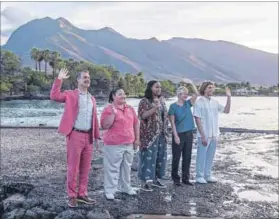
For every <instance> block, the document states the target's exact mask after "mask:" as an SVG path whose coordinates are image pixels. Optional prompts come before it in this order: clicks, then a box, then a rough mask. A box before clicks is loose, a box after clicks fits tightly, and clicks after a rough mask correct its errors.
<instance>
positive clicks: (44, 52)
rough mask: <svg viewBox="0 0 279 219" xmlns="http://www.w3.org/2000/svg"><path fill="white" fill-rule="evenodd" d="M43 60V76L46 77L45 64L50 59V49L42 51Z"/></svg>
mask: <svg viewBox="0 0 279 219" xmlns="http://www.w3.org/2000/svg"><path fill="white" fill-rule="evenodd" d="M43 60H44V62H45V77H47V64H48V63H49V61H50V60H51V56H50V51H49V50H48V49H46V50H44V51H43Z"/></svg>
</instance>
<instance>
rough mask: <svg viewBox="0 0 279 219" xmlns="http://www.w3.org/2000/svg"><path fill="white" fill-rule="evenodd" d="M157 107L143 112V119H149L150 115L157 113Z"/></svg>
mask: <svg viewBox="0 0 279 219" xmlns="http://www.w3.org/2000/svg"><path fill="white" fill-rule="evenodd" d="M156 111H157V108H155V107H153V108H152V109H151V110H148V111H145V112H143V113H142V116H141V117H142V119H147V118H149V117H150V116H152V115H153V114H154V113H156Z"/></svg>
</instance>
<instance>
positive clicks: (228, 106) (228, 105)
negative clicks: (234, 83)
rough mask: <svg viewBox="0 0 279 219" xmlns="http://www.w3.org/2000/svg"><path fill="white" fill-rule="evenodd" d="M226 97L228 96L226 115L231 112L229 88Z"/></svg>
mask: <svg viewBox="0 0 279 219" xmlns="http://www.w3.org/2000/svg"><path fill="white" fill-rule="evenodd" d="M226 95H227V103H226V106H225V109H224V113H226V114H228V113H230V110H231V91H230V89H229V88H226Z"/></svg>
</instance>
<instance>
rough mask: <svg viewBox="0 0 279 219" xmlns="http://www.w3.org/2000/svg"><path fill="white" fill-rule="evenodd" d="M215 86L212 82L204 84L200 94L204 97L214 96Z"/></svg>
mask: <svg viewBox="0 0 279 219" xmlns="http://www.w3.org/2000/svg"><path fill="white" fill-rule="evenodd" d="M214 90H215V86H214V84H213V83H212V82H204V83H203V84H202V85H201V88H200V94H201V95H202V96H206V97H210V96H213V93H214Z"/></svg>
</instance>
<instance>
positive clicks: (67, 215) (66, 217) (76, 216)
mask: <svg viewBox="0 0 279 219" xmlns="http://www.w3.org/2000/svg"><path fill="white" fill-rule="evenodd" d="M54 219H85V218H84V217H83V216H82V215H81V214H80V213H78V212H75V211H73V210H67V211H63V212H62V213H60V214H59V215H57V216H56V217H55V218H54Z"/></svg>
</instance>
